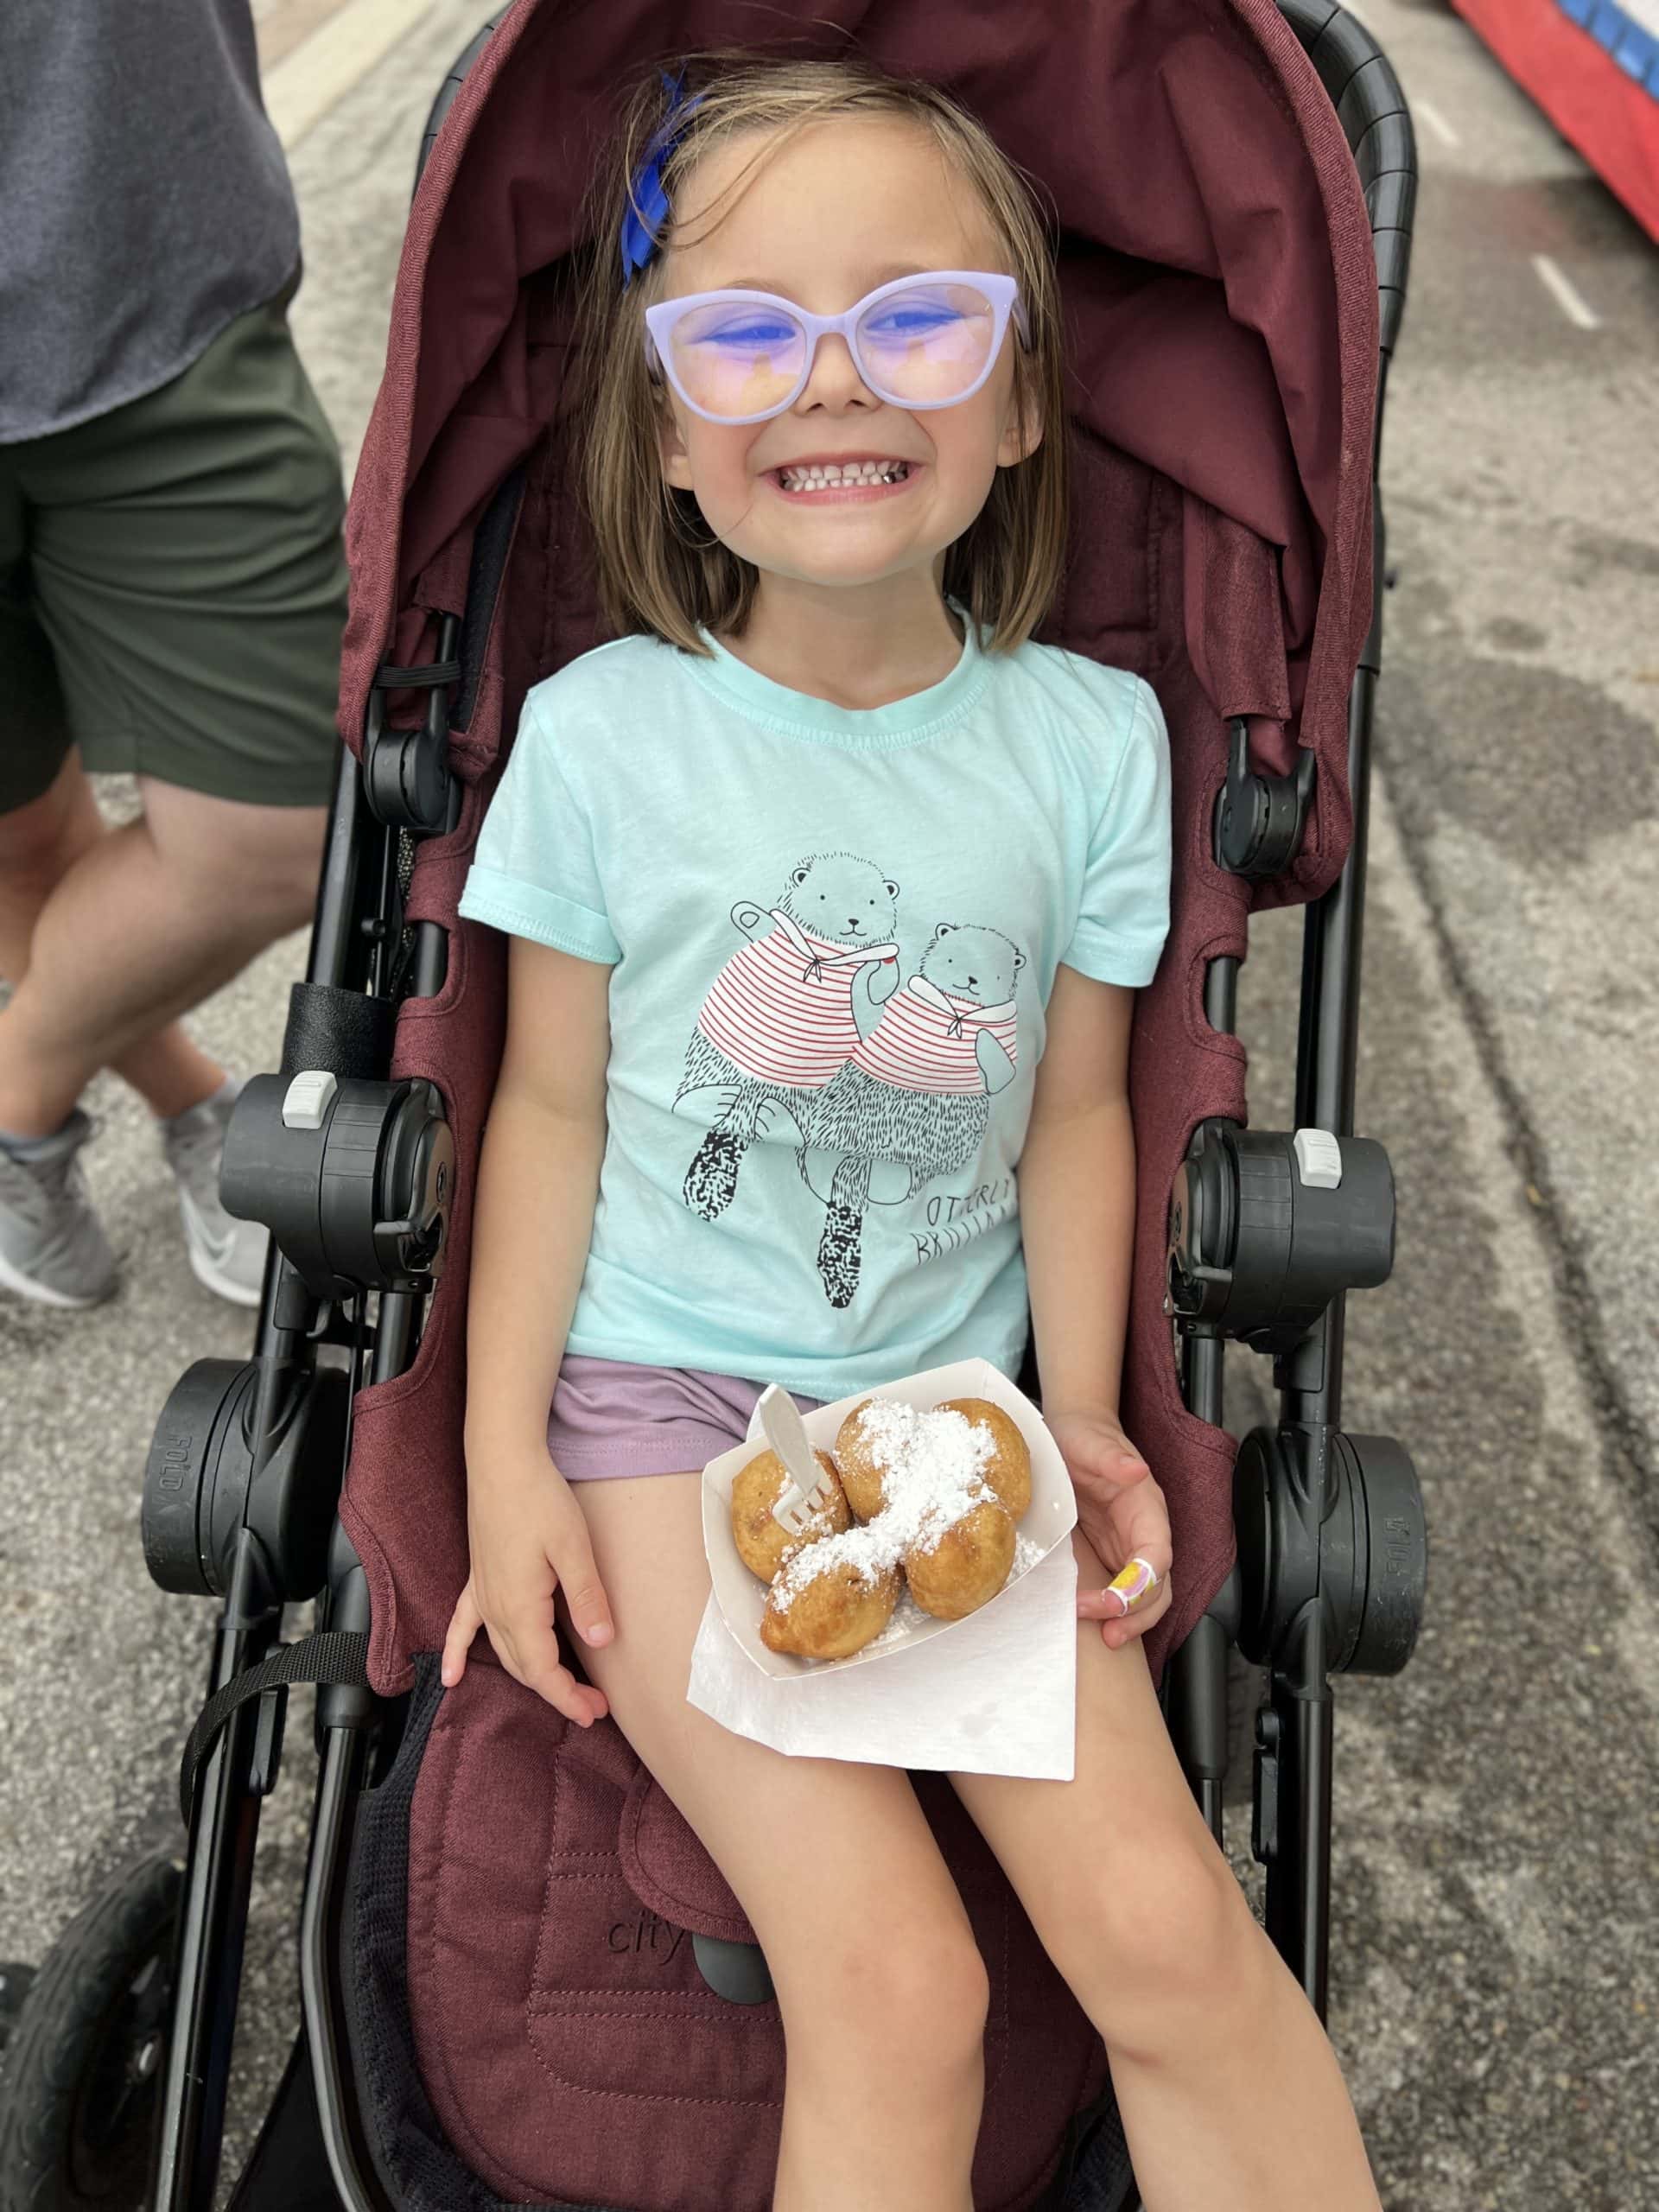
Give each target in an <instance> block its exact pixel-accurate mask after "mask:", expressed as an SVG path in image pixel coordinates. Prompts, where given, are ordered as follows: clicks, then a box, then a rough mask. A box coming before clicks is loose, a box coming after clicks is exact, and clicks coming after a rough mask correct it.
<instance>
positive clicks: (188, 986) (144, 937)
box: [0, 761, 326, 1136]
mask: <svg viewBox="0 0 1659 2212" xmlns="http://www.w3.org/2000/svg"><path fill="white" fill-rule="evenodd" d="M141 788H142V790H143V797H144V803H145V812H144V815H143V817H142V818H141V819H140V820H138V821H137V822H131V823H127V824H126V825H125V827H124V828H123V829H117V830H112V831H106V830H105V829H104V826H103V823H102V822H101V821H100V820H99V817H98V813H97V808H96V804H95V803H94V802H93V800H92V791H91V788H90V786H89V785H87V783H86V778H85V777H84V776H82V775H81V773H80V771H79V766H78V765H77V764H75V763H73V761H72V762H71V763H70V764H69V765H67V766H66V768H65V770H64V772H63V774H62V775H61V776H60V778H59V779H58V782H57V783H56V784H54V786H53V788H52V790H51V791H48V793H47V794H46V796H45V798H41V799H39V800H36V801H35V804H34V806H33V807H29V808H20V809H19V810H17V812H16V814H13V815H9V816H5V817H0V880H3V882H4V884H5V890H4V892H3V893H0V962H3V963H4V969H5V972H6V974H7V976H8V977H9V979H10V980H11V981H12V982H14V983H15V985H16V988H15V989H14V991H13V993H12V996H11V1000H10V1003H9V1004H8V1005H7V1006H6V1007H4V1008H3V1009H0V1128H4V1129H10V1130H12V1131H14V1132H15V1133H16V1135H21V1136H44V1135H47V1134H48V1132H49V1131H51V1130H53V1129H55V1128H58V1127H59V1126H60V1124H61V1123H62V1122H63V1120H64V1117H65V1116H67V1114H68V1112H69V1110H70V1109H71V1107H73V1104H74V1103H75V1101H76V1099H77V1098H78V1097H79V1096H80V1093H81V1091H82V1090H84V1089H85V1088H86V1084H87V1082H88V1081H89V1080H90V1078H91V1077H92V1076H93V1075H94V1074H95V1073H96V1072H97V1071H98V1070H99V1068H101V1067H105V1066H112V1067H114V1068H116V1069H117V1071H118V1072H119V1073H120V1074H122V1075H123V1076H124V1077H126V1078H127V1079H128V1080H129V1081H130V1082H131V1083H132V1084H134V1085H135V1087H136V1088H137V1089H138V1090H141V1091H142V1092H143V1095H144V1096H145V1097H146V1098H147V1099H148V1100H149V1103H150V1105H151V1107H152V1109H153V1110H154V1111H155V1112H156V1113H157V1114H162V1115H171V1114H178V1113H182V1112H183V1111H184V1109H186V1108H187V1107H188V1106H192V1105H194V1104H196V1103H198V1102H199V1101H200V1100H201V1099H202V1098H205V1097H207V1096H208V1095H209V1094H210V1093H211V1092H212V1091H213V1090H216V1089H217V1088H218V1085H219V1083H220V1082H222V1081H223V1079H224V1071H223V1070H222V1069H220V1068H219V1065H218V1064H217V1063H216V1062H214V1061H213V1060H211V1059H209V1058H207V1055H206V1054H205V1053H201V1052H197V1050H196V1048H195V1046H193V1045H192V1044H191V1043H190V1041H189V1039H188V1038H186V1037H185V1036H184V1034H183V1033H182V1031H180V1030H178V1029H176V1027H175V1022H176V1017H177V1016H178V1015H179V1014H183V1013H185V1012H186V1011H187V1010H188V1008H189V1007H193V1006H194V1005H195V1004H196V1003H197V1002H198V1001H200V1000H201V999H204V998H206V997H207V994H208V993H209V992H210V991H213V990H216V989H217V988H219V985H220V984H221V983H225V982H229V980H230V978H231V977H232V976H234V975H236V974H237V973H238V970H239V969H242V968H244V967H245V966H246V964H247V963H248V962H249V961H250V960H251V958H252V957H254V955H255V954H256V953H257V952H260V951H263V950H264V947H265V946H266V945H267V944H270V943H271V941H272V940H273V939H274V938H277V937H279V936H281V935H282V934H283V931H287V930H289V929H293V928H296V927H297V925H299V924H300V923H301V922H302V921H303V920H304V919H305V918H307V916H308V914H309V912H310V911H311V906H312V901H313V898H314V896H315V887H316V873H317V861H318V856H319V854H320V851H321V841H322V832H323V825H324V822H325V819H326V816H325V812H324V810H323V809H322V808H321V807H270V806H245V805H241V804H238V803H236V802H234V801H232V800H229V799H216V798H206V797H204V796H203V795H202V794H201V793H200V792H195V791H181V790H180V789H178V788H177V787H176V786H174V785H163V784H157V783H156V782H154V781H153V780H152V779H149V778H143V779H141ZM54 862H55V863H57V872H56V873H55V874H54V873H52V869H53V866H54ZM210 1078H211V1079H210Z"/></svg>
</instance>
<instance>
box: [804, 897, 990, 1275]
mask: <svg viewBox="0 0 1659 2212" xmlns="http://www.w3.org/2000/svg"><path fill="white" fill-rule="evenodd" d="M1025 964H1026V956H1025V954H1024V953H1023V952H1022V951H1021V950H1020V947H1019V946H1018V945H1017V944H1014V943H1012V942H1011V940H1010V939H1009V938H1006V937H1004V936H1003V935H1002V933H1001V931H999V930H994V929H987V928H983V927H981V926H980V925H976V924H971V923H959V922H941V923H940V924H939V925H938V927H937V928H936V929H935V931H934V932H933V935H932V937H931V939H930V940H929V942H928V945H927V949H926V950H925V952H924V953H923V955H922V962H921V966H920V968H919V969H918V971H917V972H916V973H915V974H914V975H912V976H910V977H909V978H908V980H907V981H906V983H905V985H904V987H903V988H902V989H899V990H897V991H895V992H893V995H891V997H890V998H889V999H888V1000H887V1003H886V1005H885V1007H883V1009H882V1012H881V1014H880V1019H879V1020H877V1022H876V1023H875V1026H874V1028H872V1029H871V1031H870V1033H869V1034H868V1036H866V1037H863V1038H861V1039H860V1040H859V1042H858V1044H857V1045H856V1046H855V1047H854V1049H853V1051H852V1052H850V1053H849V1055H848V1058H847V1059H846V1061H845V1063H844V1064H843V1065H842V1067H841V1068H840V1070H839V1071H837V1072H836V1075H835V1077H833V1078H832V1080H831V1081H830V1082H829V1084H826V1085H825V1086H824V1088H823V1090H821V1091H820V1092H819V1093H818V1094H817V1096H816V1098H815V1099H814V1101H813V1103H812V1105H811V1109H810V1115H809V1119H808V1128H807V1142H806V1145H805V1146H804V1147H802V1150H801V1152H800V1154H799V1155H798V1158H799V1162H800V1168H801V1175H802V1179H803V1180H804V1182H805V1183H806V1185H807V1186H808V1188H809V1189H810V1190H811V1192H813V1195H814V1196H815V1197H816V1198H819V1199H820V1200H821V1201H822V1202H823V1205H824V1208H825V1216H824V1224H823V1234H822V1236H820V1238H819V1240H818V1255H817V1262H818V1274H819V1276H820V1278H821V1279H822V1281H823V1288H824V1294H825V1296H826V1297H827V1298H828V1299H829V1303H830V1304H831V1305H832V1306H847V1305H849V1304H850V1303H851V1300H852V1298H853V1294H854V1293H855V1291H856V1290H857V1288H858V1277H859V1268H860V1262H861V1245H862V1237H863V1225H864V1215H865V1211H866V1209H867V1208H868V1206H869V1205H872V1204H878V1205H895V1204H899V1203H901V1202H902V1201H903V1200H905V1199H906V1198H914V1197H915V1196H916V1195H917V1193H918V1192H920V1191H921V1190H922V1189H923V1188H924V1187H925V1185H927V1184H928V1183H930V1182H932V1181H933V1180H934V1179H936V1178H937V1177H938V1176H940V1175H948V1174H950V1173H952V1172H953V1171H954V1170H955V1169H957V1168H958V1167H962V1166H965V1165H966V1164H967V1163H968V1162H969V1160H972V1159H974V1158H975V1157H976V1154H978V1152H979V1148H980V1146H981V1144H982V1141H983V1139H984V1135H985V1129H986V1125H987V1123H988V1121H989V1118H990V1111H991V1100H992V1099H993V1098H994V1097H995V1095H996V1094H997V1092H999V1091H1001V1090H1006V1089H1007V1086H1008V1084H1011V1083H1012V1082H1013V1080H1014V1075H1015V1072H1016V1071H1017V1067H1018V1061H1019V1046H1018V1043H1017V1031H1018V1014H1017V1009H1016V1007H1015V1002H1014V990H1015V983H1016V978H1017V977H1018V976H1019V973H1020V969H1022V968H1023V967H1024V966H1025ZM814 1153H816V1154H818V1155H819V1156H820V1159H823V1157H824V1156H826V1155H828V1156H830V1157H833V1159H834V1163H835V1164H834V1166H833V1167H832V1168H831V1169H830V1171H829V1179H828V1183H827V1185H825V1183H824V1181H823V1176H822V1174H821V1173H815V1163H814V1162H813V1160H812V1154H814Z"/></svg>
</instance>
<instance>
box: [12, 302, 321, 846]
mask: <svg viewBox="0 0 1659 2212" xmlns="http://www.w3.org/2000/svg"><path fill="white" fill-rule="evenodd" d="M295 283H297V278H296V280H295ZM294 289H295V284H290V285H289V288H288V289H287V290H286V291H285V292H283V294H282V295H281V296H279V297H278V298H277V299H275V300H271V301H270V302H267V303H266V305H265V306H264V307H262V308H254V309H253V310H252V311H251V313H250V314H247V315H238V316H237V317H236V319H235V320H234V321H232V323H230V324H229V326H228V327H226V329H225V330H223V331H221V333H220V334H219V336H218V337H217V338H216V339H215V340H213V344H212V345H211V346H208V348H207V352H206V353H203V354H202V355H201V357H200V359H199V360H197V361H195V362H194V363H193V364H192V365H191V366H190V367H189V368H188V369H187V370H186V371H185V372H184V373H183V374H182V375H181V376H178V377H175V378H173V380H172V381H171V383H169V384H165V385H162V387H161V389H160V390H159V391H152V392H149V393H147V394H146V395H145V396H144V397H143V398H141V399H134V400H130V401H129V402H128V403H127V404H126V405H125V406H124V407H117V408H113V409H112V410H111V411H110V413H108V414H107V415H100V416H95V417H94V418H93V420H92V421H91V422H89V423H78V424H76V425H75V427H74V428H73V429H67V430H58V431H54V432H53V433H52V434H51V435H48V436H46V437H41V438H27V439H24V440H23V441H22V442H21V443H19V444H14V445H0V700H3V702H4V705H3V708H0V814H3V813H8V812H10V811H11V810H13V809H14V808H16V807H20V806H26V805H28V804H29V802H30V801H31V800H34V799H36V798H40V797H41V794H42V793H43V792H44V791H47V790H48V789H49V787H50V786H51V785H52V783H53V782H54V779H56V777H57V774H58V772H59V770H60V767H61V766H62V765H63V761H64V759H65V757H66V755H67V753H68V751H69V748H70V747H71V746H72V745H76V746H79V748H80V756H81V761H82V765H83V766H86V767H87V768H90V769H93V770H101V771H105V772H124V773H128V774H134V775H145V776H155V777H156V778H157V779H159V780H160V781H162V782H163V783H168V784H177V785H181V786H182V787H183V788H184V789H185V790H187V791H204V792H206V793H207V794H208V795H209V796H210V797H212V798H228V799H240V800H243V801H245V802H246V803H248V804H253V805H259V806H321V805H326V804H327V801H328V799H329V798H330V796H331V794H332V791H333V789H334V770H335V764H336V762H337V760H338V758H339V752H340V741H339V739H338V737H337V735H336V734H335V727H334V715H335V702H336V698H337V696H338V691H339V683H340V632H341V630H342V628H343V626H344V624H345V620H346V555H345V550H344V547H343V545H342V543H341V538H340V522H341V518H342V516H343V514H344V512H345V494H344V491H343V489H342V486H341V483H340V448H339V447H338V445H337V444H336V443H335V442H334V433H333V432H332V430H331V429H329V427H328V423H327V419H326V417H325V416H324V415H323V412H322V410H321V406H319V404H318V403H317V397H316V394H315V392H314V391H312V389H311V385H310V383H309V381H308V378H307V377H306V373H305V370H304V368H303V367H302V365H301V362H300V359H299V357H298V355H297V354H296V353H295V351H294V342H293V340H292V338H291V337H290V336H289V328H288V301H289V297H290V296H292V293H293V290H294Z"/></svg>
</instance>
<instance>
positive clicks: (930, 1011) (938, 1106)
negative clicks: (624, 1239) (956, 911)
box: [673, 852, 1026, 1307]
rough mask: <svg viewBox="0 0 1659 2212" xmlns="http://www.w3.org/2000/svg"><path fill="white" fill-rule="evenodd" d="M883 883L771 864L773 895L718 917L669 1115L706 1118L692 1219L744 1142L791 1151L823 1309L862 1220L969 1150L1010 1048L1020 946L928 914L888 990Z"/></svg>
mask: <svg viewBox="0 0 1659 2212" xmlns="http://www.w3.org/2000/svg"><path fill="white" fill-rule="evenodd" d="M898 898H899V886H898V884H897V882H896V881H894V880H893V878H892V877H891V876H888V875H887V874H884V873H883V871H882V870H881V869H880V868H878V867H877V866H876V865H875V864H874V862H872V861H868V860H864V859H861V858H860V857H859V856H858V855H855V854H852V853H848V852H829V853H817V854H812V855H808V856H807V857H806V858H804V859H803V860H799V861H797V862H796V863H795V865H794V866H793V867H792V868H791V869H790V870H789V872H788V875H787V877H786V879H785V885H784V890H783V893H782V896H781V898H780V899H779V902H778V904H777V905H776V906H762V905H760V903H759V902H757V901H755V900H753V899H741V900H739V902H738V903H737V904H736V905H735V906H733V907H732V909H731V919H732V924H733V926H734V928H735V929H736V930H737V931H739V932H740V934H741V937H742V939H743V942H742V943H741V944H740V945H739V946H738V948H737V950H736V951H734V953H732V954H731V955H730V957H728V959H727V960H726V962H725V963H724V964H723V965H722V967H721V969H720V972H719V974H718V975H717V976H715V980H714V982H713V983H712V984H711V985H710V987H709V991H708V994H707V995H706V996H705V998H704V1000H703V1002H702V1007H700V1008H699V1010H698V1014H697V1020H696V1028H695V1029H694V1030H693V1032H692V1034H691V1039H690V1044H689V1046H688V1047H687V1050H686V1056H685V1067H684V1071H683V1075H682V1077H681V1079H680V1084H679V1088H678V1090H677V1091H676V1093H675V1096H674V1102H673V1103H674V1109H675V1110H676V1111H677V1112H683V1113H687V1114H690V1115H692V1116H696V1118H698V1119H700V1120H704V1121H706V1122H707V1127H706V1129H705V1134H704V1135H703V1137H702V1141H701V1143H700V1144H699V1145H698V1146H697V1147H696V1152H695V1153H694V1154H693V1156H692V1159H691V1161H690V1166H688V1167H687V1169H686V1173H685V1178H684V1181H683V1185H682V1190H681V1195H682V1197H683V1199H684V1201H685V1204H686V1205H688V1206H689V1207H690V1210H691V1211H693V1212H694V1213H696V1214H697V1215H699V1216H700V1217H702V1219H703V1220H705V1221H710V1222H712V1221H715V1220H718V1219H719V1217H720V1216H721V1214H722V1213H723V1212H724V1211H726V1209H727V1207H728V1206H729V1205H731V1204H732V1202H733V1200H734V1198H735V1197H736V1195H737V1189H738V1180H739V1175H740V1172H741V1167H742V1163H743V1160H744V1156H745V1154H747V1151H748V1148H749V1147H750V1146H751V1145H752V1144H753V1143H754V1142H755V1141H756V1140H757V1139H764V1140H767V1141H772V1142H782V1143H786V1144H790V1145H792V1146H793V1147H795V1152H796V1160H797V1164H798V1167H799V1170H800V1176H801V1181H802V1183H803V1185H804V1187H805V1188H806V1189H807V1190H808V1191H810V1192H811V1193H812V1195H813V1197H814V1198H816V1199H817V1202H818V1204H819V1205H822V1206H823V1209H824V1216H823V1227H822V1230H821V1234H820V1236H819V1239H818V1246H817V1270H818V1274H819V1278H820V1280H821V1281H822V1282H823V1290H824V1295H825V1297H826V1299H827V1300H829V1304H830V1305H831V1306H836V1307H842V1306H848V1305H849V1304H850V1303H851V1301H852V1300H853V1297H854V1295H855V1293H856V1291H857V1288H858V1281H859V1273H860V1268H861V1257H862V1238H863V1224H864V1217H865V1214H866V1212H867V1211H868V1209H869V1207H870V1206H872V1205H900V1204H902V1203H904V1202H905V1201H906V1199H909V1198H914V1197H916V1196H917V1194H918V1192H921V1191H922V1190H923V1189H924V1188H925V1185H928V1184H929V1183H931V1182H932V1181H933V1180H935V1179H937V1178H938V1177H939V1176H941V1175H948V1174H950V1173H953V1172H954V1171H955V1170H956V1169H957V1168H959V1167H962V1166H966V1165H967V1164H968V1163H969V1161H971V1160H974V1159H975V1158H976V1155H977V1154H978V1153H979V1150H980V1147H981V1145H982V1141H983V1139H984V1135H985V1130H986V1126H987V1123H988V1119H989V1116H990V1110H991V1109H990V1102H991V1100H992V1099H993V1098H994V1097H995V1096H996V1094H997V1093H998V1092H999V1091H1001V1090H1005V1089H1006V1088H1007V1085H1008V1084H1010V1083H1012V1081H1013V1080H1014V1074H1015V1072H1016V1069H1017V1065H1018V1058H1019V1048H1018V1044H1017V1041H1016V1038H1017V1029H1018V1022H1017V1015H1016V1009H1015V1005H1014V988H1015V982H1016V978H1017V977H1018V976H1019V974H1020V969H1022V968H1023V967H1024V966H1025V964H1026V956H1025V954H1024V952H1023V951H1021V950H1020V947H1019V946H1018V945H1016V944H1014V943H1012V942H1011V940H1010V939H1009V938H1007V937H1005V936H1004V935H1002V933H1001V931H997V930H994V929H990V928H987V927H984V926H982V925H978V924H970V923H959V922H941V923H939V924H938V925H937V927H936V928H935V929H934V931H933V934H932V936H931V938H930V939H929V941H928V944H927V946H926V949H925V950H924V952H923V954H922V956H921V961H920V964H919V966H918V968H917V969H916V970H915V972H914V973H912V975H911V976H909V977H908V979H907V980H906V982H904V983H903V984H902V985H900V983H899V947H898V944H896V943H895V942H894V931H895V929H896V927H897V907H898Z"/></svg>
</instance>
